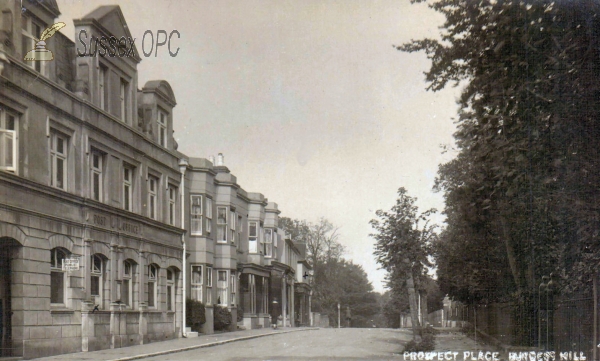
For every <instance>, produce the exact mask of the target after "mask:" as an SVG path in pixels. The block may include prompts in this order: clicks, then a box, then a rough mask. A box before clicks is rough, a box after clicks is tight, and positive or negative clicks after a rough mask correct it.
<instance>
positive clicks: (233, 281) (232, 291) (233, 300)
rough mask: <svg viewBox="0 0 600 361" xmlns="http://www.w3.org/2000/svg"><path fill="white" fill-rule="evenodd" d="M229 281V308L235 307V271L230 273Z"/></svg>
mask: <svg viewBox="0 0 600 361" xmlns="http://www.w3.org/2000/svg"><path fill="white" fill-rule="evenodd" d="M229 279H230V281H229V287H230V289H231V306H235V305H236V303H237V302H236V299H235V295H236V292H235V291H236V286H237V284H236V281H237V279H236V274H235V271H231V276H230V278H229Z"/></svg>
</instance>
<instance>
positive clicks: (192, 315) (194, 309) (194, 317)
mask: <svg viewBox="0 0 600 361" xmlns="http://www.w3.org/2000/svg"><path fill="white" fill-rule="evenodd" d="M205 322H206V311H205V309H204V305H203V304H202V302H200V301H196V300H192V299H190V298H188V299H187V301H186V302H185V324H186V325H187V326H188V327H191V328H192V331H194V332H199V331H200V326H202V325H203V324H204V323H205Z"/></svg>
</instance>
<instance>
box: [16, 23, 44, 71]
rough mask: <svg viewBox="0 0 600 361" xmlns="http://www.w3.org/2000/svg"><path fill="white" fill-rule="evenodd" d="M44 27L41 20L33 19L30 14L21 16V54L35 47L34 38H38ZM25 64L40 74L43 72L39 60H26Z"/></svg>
mask: <svg viewBox="0 0 600 361" xmlns="http://www.w3.org/2000/svg"><path fill="white" fill-rule="evenodd" d="M45 28H46V26H45V24H43V23H42V22H41V21H39V20H37V19H33V18H32V17H31V16H27V15H25V14H23V15H22V16H21V34H22V37H21V48H22V49H21V51H22V52H23V56H25V54H26V53H27V52H28V51H29V50H31V49H33V48H35V44H36V40H35V39H39V38H40V36H41V35H42V31H43V30H44V29H45ZM25 64H27V65H28V66H29V67H31V68H33V69H35V70H36V71H37V72H39V73H41V74H44V73H45V72H44V67H43V66H42V62H41V61H26V62H25ZM44 75H45V74H44Z"/></svg>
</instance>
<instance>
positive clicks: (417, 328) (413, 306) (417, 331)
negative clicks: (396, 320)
mask: <svg viewBox="0 0 600 361" xmlns="http://www.w3.org/2000/svg"><path fill="white" fill-rule="evenodd" d="M404 263H406V264H407V266H408V279H407V280H406V287H407V288H408V302H409V304H410V318H411V323H412V329H413V339H414V340H415V342H421V325H420V323H419V314H418V311H417V293H416V292H415V280H414V278H413V274H412V267H411V266H410V261H409V260H408V258H405V259H404Z"/></svg>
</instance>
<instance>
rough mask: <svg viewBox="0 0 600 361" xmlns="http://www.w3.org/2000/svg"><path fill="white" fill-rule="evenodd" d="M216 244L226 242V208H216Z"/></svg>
mask: <svg viewBox="0 0 600 361" xmlns="http://www.w3.org/2000/svg"><path fill="white" fill-rule="evenodd" d="M217 242H227V207H217Z"/></svg>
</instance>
